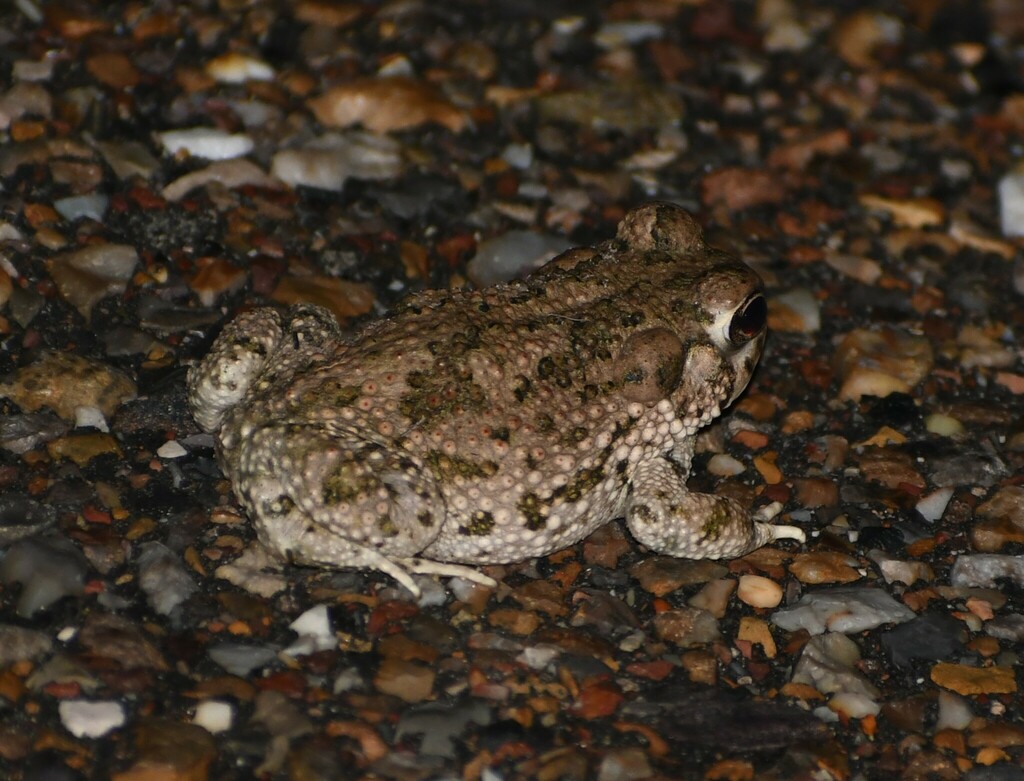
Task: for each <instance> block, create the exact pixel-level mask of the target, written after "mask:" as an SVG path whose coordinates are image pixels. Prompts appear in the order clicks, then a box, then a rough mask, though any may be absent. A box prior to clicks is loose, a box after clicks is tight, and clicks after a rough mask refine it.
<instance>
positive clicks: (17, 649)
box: [0, 624, 53, 668]
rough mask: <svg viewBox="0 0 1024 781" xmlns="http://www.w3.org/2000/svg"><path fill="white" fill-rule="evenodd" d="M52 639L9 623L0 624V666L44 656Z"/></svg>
mask: <svg viewBox="0 0 1024 781" xmlns="http://www.w3.org/2000/svg"><path fill="white" fill-rule="evenodd" d="M52 648H53V640H51V639H50V637H49V636H48V635H45V634H43V633H42V632H37V631H36V630H34V629H26V628H24V627H20V626H12V625H10V624H0V668H2V667H8V666H9V665H11V664H13V663H14V662H28V661H33V660H35V659H38V658H39V657H41V656H45V655H46V654H48V653H49V652H50V649H52Z"/></svg>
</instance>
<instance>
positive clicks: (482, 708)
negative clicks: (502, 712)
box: [395, 700, 494, 758]
mask: <svg viewBox="0 0 1024 781" xmlns="http://www.w3.org/2000/svg"><path fill="white" fill-rule="evenodd" d="M493 721H494V716H493V714H492V712H491V709H490V707H489V706H488V705H487V703H485V702H482V701H481V700H468V701H465V702H462V703H458V704H455V705H452V704H449V703H445V702H436V703H433V702H432V703H427V704H426V705H418V706H414V707H412V708H407V709H405V710H404V712H403V713H402V716H401V718H400V719H399V720H398V725H397V726H396V727H395V740H396V741H402V740H406V739H407V738H408V737H410V736H421V737H420V741H419V751H420V753H422V754H427V755H429V756H434V757H445V758H453V757H455V756H456V751H457V748H458V746H459V744H461V742H462V738H463V735H464V734H465V732H466V729H467V728H468V727H469V726H470V725H473V724H476V725H479V726H487V725H488V724H491V723H492V722H493Z"/></svg>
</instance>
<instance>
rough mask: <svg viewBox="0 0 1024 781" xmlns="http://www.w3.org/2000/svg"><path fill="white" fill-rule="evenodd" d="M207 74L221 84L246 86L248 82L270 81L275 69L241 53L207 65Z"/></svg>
mask: <svg viewBox="0 0 1024 781" xmlns="http://www.w3.org/2000/svg"><path fill="white" fill-rule="evenodd" d="M205 70H206V73H207V75H209V76H210V78H212V79H213V80H214V81H218V82H220V83H221V84H244V83H245V82H247V81H270V80H271V79H273V78H274V76H275V73H274V69H273V68H272V67H270V65H268V64H267V63H265V62H264V61H263V60H260V59H257V58H256V57H252V56H250V55H247V54H242V53H241V52H228V53H227V54H222V55H220V56H219V57H214V58H213V59H212V60H210V61H209V62H208V63H206V68H205Z"/></svg>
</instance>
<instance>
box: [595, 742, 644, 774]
mask: <svg viewBox="0 0 1024 781" xmlns="http://www.w3.org/2000/svg"><path fill="white" fill-rule="evenodd" d="M653 775H654V771H653V770H652V769H651V763H650V761H649V760H648V759H647V754H646V753H645V752H644V750H643V749H640V748H613V749H611V750H610V751H608V752H607V753H606V754H605V755H604V757H603V758H602V759H601V764H600V766H599V767H598V769H597V781H639V780H640V779H644V778H651V777H652V776H653Z"/></svg>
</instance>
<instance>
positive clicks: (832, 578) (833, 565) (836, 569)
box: [789, 551, 861, 584]
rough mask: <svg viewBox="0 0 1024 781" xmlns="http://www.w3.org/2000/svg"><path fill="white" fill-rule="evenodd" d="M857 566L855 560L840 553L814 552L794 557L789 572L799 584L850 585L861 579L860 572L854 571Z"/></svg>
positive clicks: (857, 563)
mask: <svg viewBox="0 0 1024 781" xmlns="http://www.w3.org/2000/svg"><path fill="white" fill-rule="evenodd" d="M859 564H860V562H858V561H857V560H856V559H855V558H853V557H851V556H847V555H845V554H842V553H835V552H833V551H815V552H812V553H798V554H797V555H796V556H794V557H793V560H792V561H791V562H790V565H789V571H790V572H791V573H792V574H793V575H795V576H796V577H797V578H798V579H799V580H800V582H801V583H811V584H821V583H851V582H853V581H855V580H860V578H861V574H860V572H858V571H857V570H856V569H854V567H856V566H859Z"/></svg>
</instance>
